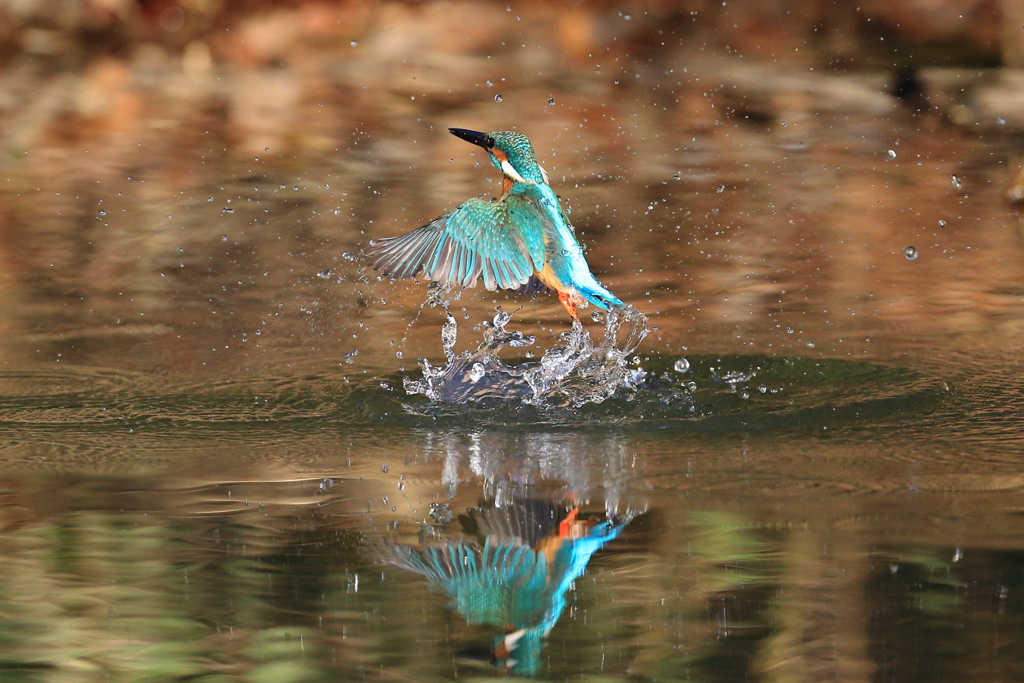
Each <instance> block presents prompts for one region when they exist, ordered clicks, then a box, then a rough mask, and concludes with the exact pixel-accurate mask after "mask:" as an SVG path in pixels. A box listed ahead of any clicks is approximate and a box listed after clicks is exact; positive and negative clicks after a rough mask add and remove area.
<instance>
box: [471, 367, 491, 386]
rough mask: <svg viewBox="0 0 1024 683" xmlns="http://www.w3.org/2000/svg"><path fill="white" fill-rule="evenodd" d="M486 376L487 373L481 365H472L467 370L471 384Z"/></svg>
mask: <svg viewBox="0 0 1024 683" xmlns="http://www.w3.org/2000/svg"><path fill="white" fill-rule="evenodd" d="M486 374H487V371H486V370H485V369H484V366H483V365H482V364H480V363H473V366H472V367H471V368H470V369H469V381H470V382H472V383H473V384H476V383H477V382H479V381H480V380H481V379H482V378H483V376H484V375H486Z"/></svg>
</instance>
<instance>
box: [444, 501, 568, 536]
mask: <svg viewBox="0 0 1024 683" xmlns="http://www.w3.org/2000/svg"><path fill="white" fill-rule="evenodd" d="M565 516H566V510H565V505H564V504H562V503H555V502H554V501H550V500H543V499H538V498H527V499H525V500H517V501H516V502H515V503H513V504H512V505H510V506H508V507H504V508H499V507H496V506H494V505H487V506H482V507H479V508H473V509H470V510H467V511H466V513H465V514H462V515H459V523H460V524H462V528H463V529H464V530H465V531H466V533H469V534H473V535H475V536H476V537H477V538H478V539H479V540H480V542H481V543H482V542H483V541H484V540H485V539H486V538H488V537H495V538H499V539H502V540H504V541H506V542H513V543H519V544H521V545H525V546H529V547H531V548H533V547H536V545H537V544H538V543H539V542H540V540H541V539H542V538H544V537H545V536H548V535H550V534H555V533H557V532H558V523H559V522H561V521H562V519H564V518H565Z"/></svg>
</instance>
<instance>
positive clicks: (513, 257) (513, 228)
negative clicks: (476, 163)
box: [369, 199, 544, 291]
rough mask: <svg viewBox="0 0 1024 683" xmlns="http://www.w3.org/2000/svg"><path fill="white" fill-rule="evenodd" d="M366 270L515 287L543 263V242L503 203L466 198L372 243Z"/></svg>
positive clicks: (463, 283)
mask: <svg viewBox="0 0 1024 683" xmlns="http://www.w3.org/2000/svg"><path fill="white" fill-rule="evenodd" d="M369 257H370V266H371V267H373V268H374V269H375V270H382V271H383V272H384V273H385V274H386V275H390V276H391V277H396V278H402V279H407V278H413V277H417V276H420V277H423V278H425V279H429V280H432V281H436V282H440V283H441V284H442V285H457V286H459V287H472V286H474V285H476V284H477V282H478V281H480V280H481V279H482V280H483V282H484V287H486V288H487V289H489V290H491V291H494V290H496V289H519V288H520V287H523V286H525V285H528V284H530V278H531V276H532V275H533V273H534V272H535V271H537V270H540V269H541V268H543V265H544V238H543V236H542V235H532V236H531V235H526V234H524V232H523V230H521V229H520V228H519V226H518V225H516V222H515V221H513V220H512V218H511V217H510V215H509V212H508V210H507V208H506V207H505V206H504V205H503V204H499V203H491V202H485V201H483V200H480V199H470V200H469V201H468V202H466V203H464V204H462V205H461V206H459V207H458V208H457V209H455V210H454V211H449V212H448V213H446V214H444V215H443V216H440V217H438V218H435V219H434V220H432V221H430V222H429V223H427V224H426V225H424V226H423V227H422V228H418V229H416V230H413V231H412V232H410V233H408V234H406V235H401V236H399V237H388V238H386V239H382V240H377V241H376V242H375V243H374V244H373V246H372V247H371V249H370V251H369Z"/></svg>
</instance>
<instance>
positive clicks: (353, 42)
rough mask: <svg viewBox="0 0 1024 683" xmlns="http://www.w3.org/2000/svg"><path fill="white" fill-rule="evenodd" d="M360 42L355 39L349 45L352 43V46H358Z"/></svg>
mask: <svg viewBox="0 0 1024 683" xmlns="http://www.w3.org/2000/svg"><path fill="white" fill-rule="evenodd" d="M358 44H359V43H358V42H356V41H354V40H353V41H352V42H351V43H349V45H350V46H352V47H355V46H356V45H358Z"/></svg>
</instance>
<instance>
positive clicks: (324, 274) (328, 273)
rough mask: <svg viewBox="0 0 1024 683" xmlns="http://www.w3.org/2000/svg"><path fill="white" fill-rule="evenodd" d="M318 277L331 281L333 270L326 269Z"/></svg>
mask: <svg viewBox="0 0 1024 683" xmlns="http://www.w3.org/2000/svg"><path fill="white" fill-rule="evenodd" d="M317 277H319V278H320V279H321V280H330V279H331V269H330V268H324V269H323V270H321V271H320V272H319V273H317Z"/></svg>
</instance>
